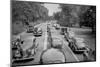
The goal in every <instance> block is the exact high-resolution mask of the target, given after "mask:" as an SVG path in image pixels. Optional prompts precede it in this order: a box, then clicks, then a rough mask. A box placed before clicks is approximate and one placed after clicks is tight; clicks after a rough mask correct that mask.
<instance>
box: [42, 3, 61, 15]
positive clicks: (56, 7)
mask: <svg viewBox="0 0 100 67" xmlns="http://www.w3.org/2000/svg"><path fill="white" fill-rule="evenodd" d="M44 7H46V8H47V9H48V10H49V12H48V15H49V16H52V15H53V13H56V12H59V11H61V9H60V8H59V4H47V3H45V4H44Z"/></svg>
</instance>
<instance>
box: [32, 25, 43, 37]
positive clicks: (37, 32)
mask: <svg viewBox="0 0 100 67" xmlns="http://www.w3.org/2000/svg"><path fill="white" fill-rule="evenodd" d="M33 35H34V36H35V37H37V36H42V29H41V28H38V27H36V28H34V31H33Z"/></svg>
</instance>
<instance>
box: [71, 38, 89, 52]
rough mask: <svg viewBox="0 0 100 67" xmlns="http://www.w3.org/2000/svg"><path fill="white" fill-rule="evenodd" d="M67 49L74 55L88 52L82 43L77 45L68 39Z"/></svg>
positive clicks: (72, 39)
mask: <svg viewBox="0 0 100 67" xmlns="http://www.w3.org/2000/svg"><path fill="white" fill-rule="evenodd" d="M69 47H70V48H71V49H72V51H73V52H74V53H84V52H86V51H89V49H88V47H87V46H86V45H85V44H84V43H77V42H76V40H75V39H74V38H70V40H69Z"/></svg>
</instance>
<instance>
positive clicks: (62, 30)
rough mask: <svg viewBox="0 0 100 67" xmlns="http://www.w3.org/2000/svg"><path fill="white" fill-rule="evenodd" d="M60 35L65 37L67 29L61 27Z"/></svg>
mask: <svg viewBox="0 0 100 67" xmlns="http://www.w3.org/2000/svg"><path fill="white" fill-rule="evenodd" d="M60 33H61V35H65V33H67V28H66V27H63V28H61V32H60Z"/></svg>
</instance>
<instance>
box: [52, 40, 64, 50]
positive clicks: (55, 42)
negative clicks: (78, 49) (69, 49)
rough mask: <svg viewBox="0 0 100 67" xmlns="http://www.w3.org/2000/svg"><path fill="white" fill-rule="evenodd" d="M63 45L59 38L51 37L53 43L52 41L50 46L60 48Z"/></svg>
mask: <svg viewBox="0 0 100 67" xmlns="http://www.w3.org/2000/svg"><path fill="white" fill-rule="evenodd" d="M62 45H63V42H62V40H61V39H59V38H53V43H52V47H53V48H58V49H61V48H62Z"/></svg>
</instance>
